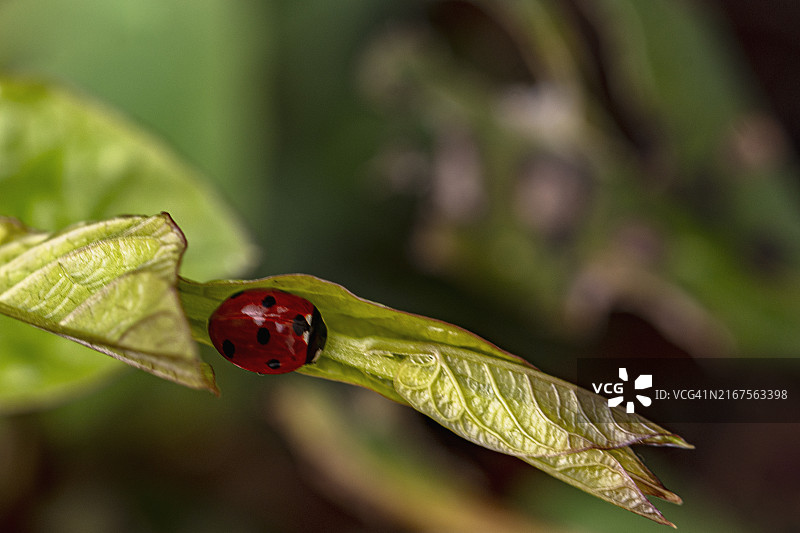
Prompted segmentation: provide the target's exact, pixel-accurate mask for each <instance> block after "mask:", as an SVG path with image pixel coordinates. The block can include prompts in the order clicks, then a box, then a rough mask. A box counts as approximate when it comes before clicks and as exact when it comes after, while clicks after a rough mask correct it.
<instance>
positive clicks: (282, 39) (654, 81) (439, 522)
mask: <svg viewBox="0 0 800 533" xmlns="http://www.w3.org/2000/svg"><path fill="white" fill-rule="evenodd" d="M782 5H783V6H784V7H783V8H782V9H783V11H782V10H781V9H772V10H767V9H760V8H759V7H756V6H754V5H752V4H751V3H749V2H746V1H728V2H722V1H720V2H711V3H703V5H702V6H701V5H700V4H699V3H697V2H690V1H672V0H648V1H644V0H638V1H637V0H591V1H590V0H570V1H565V2H556V1H555V0H526V1H522V0H518V1H514V0H507V1H505V2H490V1H485V2H481V1H472V2H466V1H433V0H430V1H422V0H414V1H405V2H400V1H397V2H379V1H374V0H348V1H346V2H330V1H325V0H309V1H305V2H290V1H278V0H273V1H265V2H255V1H244V0H238V1H224V0H202V1H196V2H162V1H155V0H139V1H137V2H122V1H108V0H102V1H100V0H70V1H69V2H67V1H64V0H5V1H0V69H2V72H3V74H6V75H19V76H28V77H36V78H44V79H48V80H51V81H54V82H57V83H61V84H65V85H67V86H68V87H72V88H73V89H75V90H77V91H80V92H83V93H85V94H88V95H91V96H92V97H95V98H98V99H100V100H101V101H103V102H106V103H107V104H109V105H110V106H112V107H114V108H116V109H118V110H120V111H121V112H122V113H124V114H126V115H128V116H129V117H131V118H132V119H133V120H135V121H136V122H138V123H140V124H142V125H143V126H144V127H145V128H147V129H148V130H150V131H151V132H153V133H154V134H156V135H157V136H159V137H161V138H163V139H164V140H165V141H166V143H167V144H168V145H170V146H171V147H172V148H174V149H175V150H176V151H177V152H178V153H179V154H180V155H182V156H183V157H184V158H185V159H186V160H187V161H189V162H190V163H191V164H192V165H194V166H195V167H196V168H198V169H199V170H201V171H202V172H203V173H204V174H206V175H207V176H208V178H209V180H211V181H213V182H214V183H215V184H216V186H217V187H218V188H219V190H220V191H221V194H222V195H223V196H224V197H225V198H226V199H227V201H228V202H229V203H230V204H231V205H232V206H233V208H234V209H235V210H236V211H237V212H238V213H239V214H240V216H241V218H242V220H243V221H244V223H245V225H246V226H247V227H248V228H249V230H250V232H251V235H252V238H253V240H254V241H255V242H257V243H258V244H259V246H260V248H261V251H262V253H261V256H260V263H259V264H258V265H257V266H256V267H254V268H253V269H252V270H250V271H248V272H242V273H241V275H242V276H243V277H257V276H264V275H269V274H277V273H286V272H305V273H309V274H314V275H318V276H320V277H323V278H327V279H331V280H333V281H336V282H339V283H342V284H343V285H345V286H346V287H348V288H349V289H351V290H352V291H354V292H355V293H356V294H358V295H360V296H364V297H367V298H369V299H372V300H376V301H380V302H382V303H385V304H387V305H390V306H393V307H397V308H400V309H404V310H409V311H413V312H416V313H420V314H424V315H428V316H432V317H436V318H440V319H443V320H446V321H448V322H453V323H456V324H458V325H461V326H463V327H466V328H468V329H470V330H472V331H474V332H476V333H478V334H480V335H481V336H483V337H485V338H487V339H489V340H490V341H492V342H494V343H496V344H498V345H500V346H502V347H504V348H506V349H508V350H510V351H512V352H513V353H516V354H518V355H521V356H523V357H526V358H527V359H528V360H530V361H531V362H533V363H534V364H536V365H537V366H538V367H539V368H541V369H543V370H545V371H547V372H550V373H553V374H556V375H559V376H561V377H564V378H567V379H571V377H572V376H571V375H570V373H571V372H574V364H575V358H576V357H578V356H585V355H608V356H615V357H619V356H666V357H691V356H719V355H743V356H750V357H759V356H774V355H784V356H797V354H798V348H800V327H797V326H798V325H800V319H798V318H797V317H798V316H800V268H798V266H800V238H798V237H800V235H798V233H799V232H800V212H798V205H797V202H798V196H797V192H796V189H797V187H798V171H797V170H798V169H797V162H796V156H795V153H796V148H797V145H798V142H799V141H800V113H799V112H798V107H797V103H796V101H797V99H796V95H795V94H794V92H793V91H791V90H789V87H792V86H794V85H796V83H797V76H798V68H797V67H798V65H797V60H796V58H797V57H800V54H797V51H798V39H797V37H796V36H795V35H794V33H793V28H796V23H797V21H798V15H800V13H799V12H798V9H797V8H793V7H791V3H786V4H782ZM792 58H794V63H793V64H792ZM793 68H794V70H792V69H793ZM0 164H2V162H0ZM159 210H160V207H159V206H157V205H154V206H153V208H152V211H153V212H156V211H159ZM213 216H214V214H213V213H209V214H208V217H213ZM43 229H55V228H43ZM190 247H191V240H190ZM218 259H219V258H215V257H213V255H210V256H209V257H208V258H207V260H208V261H216V260H218ZM0 334H2V333H1V332H0ZM26 349H35V348H34V347H28V348H26ZM205 356H206V359H207V360H208V361H209V362H211V363H212V364H214V366H215V369H216V370H217V375H218V384H219V386H220V388H221V389H222V391H223V396H222V398H221V399H214V398H212V397H207V396H206V395H203V394H201V393H197V392H194V391H190V390H184V389H182V388H180V387H176V386H174V385H172V384H170V383H166V382H162V381H159V380H157V379H156V378H153V377H151V376H148V375H145V374H143V373H140V372H133V371H131V372H128V373H125V374H123V375H122V377H119V378H117V379H115V380H113V381H111V382H110V383H109V385H108V386H106V387H104V388H102V389H100V390H96V391H94V393H93V394H86V395H85V396H82V397H80V398H77V399H75V400H73V401H71V402H69V403H67V404H65V405H63V406H61V407H58V408H54V409H50V410H48V411H44V412H31V413H23V414H17V415H13V416H7V417H4V418H2V419H0V529H2V530H3V531H66V532H71V531H76V532H77V531H80V532H87V531H109V530H113V531H242V532H247V531H288V532H292V531H298V532H299V531H319V530H326V531H447V530H452V531H468V530H469V528H472V530H474V531H489V529H486V527H484V526H485V524H493V527H495V529H494V530H495V531H575V530H580V531H609V532H610V531H646V530H648V528H651V529H653V530H656V529H657V528H659V527H660V526H657V525H654V524H650V523H647V522H646V521H645V520H643V519H641V518H639V517H636V516H634V515H629V514H628V513H626V512H624V511H622V510H619V509H617V508H615V507H613V506H610V505H608V504H606V503H604V502H601V501H599V500H595V499H594V498H592V497H590V496H588V495H586V494H584V493H581V492H580V491H577V490H574V489H572V488H570V487H568V486H566V485H563V484H562V483H560V482H558V481H556V480H554V479H552V478H549V477H548V476H545V475H544V474H542V473H540V472H538V471H537V470H535V469H532V468H530V467H529V466H527V465H525V464H524V463H522V462H521V461H517V460H515V459H512V458H509V457H504V456H500V455H498V454H495V453H492V452H489V451H486V450H483V449H480V448H478V447H476V446H472V445H470V444H468V443H466V442H462V441H461V440H460V439H459V438H457V437H455V436H453V435H451V434H449V433H448V432H447V431H445V430H442V429H440V428H438V427H436V426H435V424H434V423H432V422H429V421H427V420H423V417H420V416H418V415H416V414H415V413H414V412H413V411H412V410H410V409H405V408H402V407H400V406H396V405H394V404H392V403H391V402H389V401H387V400H384V399H382V398H380V397H377V396H376V395H374V394H372V393H370V392H368V391H362V390H356V389H353V388H349V387H345V386H342V385H337V384H332V383H325V382H322V381H315V380H309V379H308V378H305V377H303V376H282V377H281V378H280V379H277V378H264V377H259V376H255V375H246V374H245V373H244V372H241V371H239V370H238V369H236V368H234V367H230V368H228V367H227V366H226V365H224V364H222V360H221V359H218V356H217V355H216V354H215V353H212V352H211V351H206V352H205ZM323 415H324V416H323ZM668 427H670V428H671V429H674V430H676V431H678V432H680V433H681V434H683V435H684V436H685V437H686V438H687V440H689V441H690V442H692V443H693V444H695V445H696V446H697V449H696V450H694V451H692V452H686V451H680V450H676V451H673V450H649V451H647V455H646V459H647V462H648V464H649V465H650V466H651V467H652V468H653V470H654V471H656V472H658V473H659V475H660V476H661V477H662V479H663V480H664V482H665V484H666V485H667V486H668V487H669V488H670V489H672V490H675V491H676V492H678V493H679V494H680V495H681V496H682V497H683V498H684V501H685V502H686V503H685V504H684V505H683V506H682V507H675V506H671V505H669V504H665V505H662V506H661V508H662V510H663V511H664V513H665V515H666V516H667V518H669V519H670V520H672V521H673V522H675V523H676V524H677V525H678V526H679V528H680V529H681V531H708V530H722V529H724V530H727V531H792V530H795V528H797V527H798V526H800V519H798V515H797V511H796V509H797V508H798V504H800V492H799V490H800V489H798V488H797V485H796V483H795V480H796V479H797V478H798V477H799V476H800V461H799V460H798V455H797V454H796V453H795V450H794V448H795V443H796V441H797V437H800V432H799V431H798V428H797V426H796V425H777V424H769V425H767V424H765V425H754V424H730V425H721V424H720V425H708V424H705V425H702V426H692V425H687V424H682V425H681V424H672V425H668Z"/></svg>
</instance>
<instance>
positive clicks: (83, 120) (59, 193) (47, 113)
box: [0, 78, 254, 279]
mask: <svg viewBox="0 0 800 533" xmlns="http://www.w3.org/2000/svg"><path fill="white" fill-rule="evenodd" d="M161 211H168V212H169V213H170V215H171V216H172V217H173V219H174V220H175V221H176V222H177V223H178V224H179V225H180V227H181V229H182V230H183V232H184V233H185V235H186V236H187V238H188V240H189V242H191V243H192V246H191V247H190V248H189V250H188V251H187V253H186V256H185V258H184V263H183V267H182V268H183V272H184V274H185V275H188V276H195V277H199V278H206V279H207V278H211V277H219V276H225V275H232V274H235V273H238V272H240V271H241V270H242V269H243V268H244V267H245V266H247V265H248V264H250V263H251V262H252V259H253V256H254V247H253V246H252V244H251V243H250V242H249V241H248V238H247V236H246V234H245V232H244V231H243V229H242V227H241V224H240V223H239V221H238V218H237V217H236V216H235V215H234V213H233V212H232V211H231V209H230V208H229V207H228V206H226V205H225V203H224V202H222V201H221V199H220V198H219V197H218V196H217V194H216V193H215V192H214V191H213V190H212V189H211V188H210V187H209V186H208V185H207V184H206V183H204V181H203V180H202V179H201V177H200V176H199V175H198V174H197V173H196V172H195V171H193V170H192V169H191V168H189V167H187V165H186V164H185V163H183V162H182V161H180V160H179V159H178V158H176V157H175V156H174V155H172V154H171V153H170V152H168V151H167V150H165V148H164V147H163V146H162V145H161V144H160V143H159V142H157V141H156V140H154V139H153V138H151V137H149V136H148V135H146V134H144V133H143V132H141V131H140V130H138V129H137V128H135V127H134V126H133V125H131V124H129V123H128V122H127V121H125V120H123V119H122V118H121V117H119V116H117V115H116V114H115V113H113V112H112V111H111V110H109V109H107V108H104V107H102V106H100V105H98V104H96V103H94V102H92V101H90V100H88V99H85V98H79V97H76V96H75V95H73V94H71V93H69V92H67V91H64V90H61V89H58V88H56V87H53V86H48V85H45V84H40V83H34V82H28V81H20V80H11V79H3V78H0V213H2V214H3V215H7V216H13V217H16V218H18V219H19V220H23V221H25V223H27V224H30V225H31V226H34V227H37V228H41V229H45V230H48V231H55V230H58V229H60V228H63V227H66V226H68V225H70V224H75V223H78V222H81V221H84V220H102V219H105V218H111V217H115V216H118V215H120V214H137V213H158V212H161ZM210 215H213V216H210ZM210 258H214V260H213V261H211V260H209V259H210Z"/></svg>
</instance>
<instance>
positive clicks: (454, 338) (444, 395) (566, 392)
mask: <svg viewBox="0 0 800 533" xmlns="http://www.w3.org/2000/svg"><path fill="white" fill-rule="evenodd" d="M255 287H270V288H276V289H281V290H285V291H288V292H291V293H293V294H296V295H298V296H301V297H303V298H306V299H308V300H309V301H311V302H312V303H313V304H314V305H315V306H317V308H318V309H319V310H320V313H321V315H322V317H323V320H324V321H325V324H326V326H327V328H328V340H327V343H326V345H325V349H324V350H323V352H322V355H321V357H320V358H319V360H318V361H317V362H316V363H314V364H311V365H306V366H304V367H301V368H300V369H299V370H298V372H301V373H304V374H308V375H312V376H316V377H322V378H326V379H332V380H336V381H343V382H346V383H351V384H354V385H360V386H363V387H367V388H370V389H373V390H375V391H376V392H379V393H380V394H382V395H384V396H386V397H388V398H391V399H393V400H396V401H398V402H401V403H404V404H407V405H410V406H413V407H414V408H415V409H417V410H418V411H420V412H421V413H424V414H426V415H428V416H430V417H431V418H433V419H434V420H436V421H437V422H439V423H440V424H442V425H443V426H445V427H447V428H448V429H450V430H452V431H453V432H455V433H456V434H458V435H460V436H462V437H464V438H465V439H467V440H470V441H472V442H474V443H476V444H479V445H481V446H484V447H486V448H489V449H491V450H495V451H498V452H501V453H505V454H509V455H513V456H516V457H519V458H520V459H522V460H524V461H526V462H528V463H530V464H532V465H534V466H536V467H537V468H540V469H542V470H544V471H545V472H547V473H549V474H551V475H553V476H555V477H556V478H558V479H561V480H562V481H565V482H567V483H570V484H572V485H574V486H576V487H578V488H580V489H582V490H585V491H586V492H589V493H590V494H593V495H595V496H597V497H599V498H602V499H604V500H606V501H609V502H611V503H614V504H616V505H619V506H620V507H623V508H625V509H628V510H630V511H632V512H635V513H638V514H640V515H642V516H645V517H647V518H650V519H652V520H654V521H657V522H660V523H664V524H669V522H668V521H667V520H666V519H664V518H663V516H662V515H661V513H660V512H659V511H658V510H657V509H656V508H655V506H653V505H652V503H650V502H649V500H648V499H647V497H646V496H647V495H651V496H658V497H660V498H664V499H666V500H668V501H671V502H674V503H679V502H680V498H678V496H677V495H675V494H674V493H672V492H670V491H668V490H667V489H666V488H665V487H664V486H663V485H662V484H661V482H660V481H659V480H658V478H656V477H655V476H654V475H653V474H652V473H651V472H650V471H649V470H648V469H647V468H646V467H645V466H644V464H642V462H641V461H640V460H639V459H638V458H637V457H636V455H635V454H634V453H633V452H632V451H631V449H630V448H628V446H630V445H632V444H650V445H666V446H678V447H684V448H690V447H691V446H690V445H689V444H687V443H686V442H685V441H684V440H683V439H682V438H681V437H679V436H678V435H675V434H673V433H671V432H669V431H667V430H665V429H663V428H661V427H659V426H658V425H656V424H653V423H652V422H649V421H647V420H645V419H644V418H642V417H640V416H638V415H636V414H628V413H626V412H625V411H624V410H621V409H619V408H609V407H608V405H607V402H606V400H605V398H602V397H600V396H598V395H596V394H592V393H591V392H589V391H586V390H584V389H581V388H579V387H577V386H575V385H572V384H570V383H567V382H565V381H562V380H559V379H556V378H554V377H551V376H548V375H547V374H544V373H543V372H540V371H539V370H537V369H536V368H534V367H533V366H532V365H530V364H528V363H527V362H525V361H524V360H522V359H520V358H518V357H516V356H513V355H511V354H509V353H507V352H505V351H503V350H501V349H499V348H497V347H496V346H494V345H492V344H490V343H488V342H486V341H484V340H483V339H481V338H479V337H477V336H476V335H473V334H472V333H469V332H468V331H465V330H463V329H461V328H458V327H456V326H453V325H450V324H447V323H444V322H440V321H438V320H433V319H430V318H425V317H421V316H417V315H413V314H410V313H404V312H401V311H396V310H394V309H390V308H388V307H385V306H383V305H380V304H377V303H374V302H370V301H367V300H363V299H361V298H358V297H357V296H354V295H353V294H351V293H350V292H348V291H347V290H346V289H344V288H343V287H341V286H339V285H336V284H334V283H330V282H327V281H324V280H321V279H318V278H315V277H312V276H305V275H285V276H274V277H270V278H265V279H261V280H255V281H251V282H225V281H222V282H213V283H207V284H200V283H195V282H192V281H188V280H184V279H181V280H180V282H179V292H180V294H181V298H182V301H183V305H184V309H185V310H186V313H187V315H188V319H189V323H190V326H191V328H192V334H193V336H194V337H195V339H197V340H199V341H201V342H204V343H206V344H210V340H209V338H208V333H207V329H206V328H207V320H208V317H209V316H210V315H211V313H212V312H213V311H214V309H215V308H216V307H217V306H218V305H219V304H220V303H221V302H222V301H223V300H224V299H225V298H226V297H228V296H229V295H231V294H233V293H235V292H238V291H241V290H244V289H248V288H255Z"/></svg>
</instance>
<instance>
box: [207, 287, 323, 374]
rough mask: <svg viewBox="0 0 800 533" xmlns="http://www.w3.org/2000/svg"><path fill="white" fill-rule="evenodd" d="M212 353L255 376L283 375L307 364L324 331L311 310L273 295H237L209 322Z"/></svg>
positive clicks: (293, 299) (290, 296)
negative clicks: (255, 373) (216, 352)
mask: <svg viewBox="0 0 800 533" xmlns="http://www.w3.org/2000/svg"><path fill="white" fill-rule="evenodd" d="M208 335H209V336H210V337H211V342H212V343H213V344H214V348H216V349H217V351H218V352H219V353H220V354H222V355H223V356H224V357H225V358H226V359H228V360H229V361H230V362H231V363H233V364H234V365H236V366H238V367H239V368H243V369H245V370H250V371H251V372H257V373H259V374H284V373H286V372H292V371H293V370H297V369H298V368H300V367H301V366H303V365H305V364H307V363H312V362H314V360H316V358H317V357H318V356H319V354H320V352H321V351H322V348H324V346H325V339H326V338H327V336H328V330H327V328H326V327H325V323H324V322H323V321H322V316H321V315H320V314H319V311H318V310H317V308H316V307H314V305H313V304H312V303H311V302H309V301H308V300H306V299H304V298H300V297H299V296H295V295H294V294H289V293H288V292H283V291H278V290H274V289H251V290H247V291H242V292H237V293H236V294H234V295H232V296H231V297H229V298H228V299H227V300H225V301H224V302H222V304H220V306H219V307H218V308H217V310H216V311H214V314H212V315H211V318H210V319H209V321H208Z"/></svg>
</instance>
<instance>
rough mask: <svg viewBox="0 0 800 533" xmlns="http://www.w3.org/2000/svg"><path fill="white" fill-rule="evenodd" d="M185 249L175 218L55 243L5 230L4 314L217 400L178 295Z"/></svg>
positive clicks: (0, 307) (1, 259)
mask: <svg viewBox="0 0 800 533" xmlns="http://www.w3.org/2000/svg"><path fill="white" fill-rule="evenodd" d="M185 247H186V242H185V240H184V237H183V234H182V233H181V232H180V230H179V229H178V227H177V226H176V225H175V223H174V222H173V221H172V219H171V218H170V217H169V215H167V214H166V213H162V214H161V215H156V216H153V217H143V216H130V217H118V218H114V219H110V220H106V221H103V222H97V223H93V224H79V225H76V226H72V227H70V228H67V229H65V230H63V231H61V232H58V233H55V234H52V235H47V234H43V233H39V232H35V231H31V230H27V229H26V228H25V227H24V226H22V225H21V224H19V223H17V222H15V221H13V220H9V219H2V220H0V313H2V314H5V315H8V316H10V317H12V318H16V319H18V320H22V321H24V322H27V323H29V324H32V325H34V326H36V327H38V328H41V329H44V330H47V331H50V332H53V333H56V334H57V335H60V336H62V337H65V338H67V339H70V340H73V341H75V342H78V343H80V344H83V345H85V346H88V347H90V348H93V349H95V350H98V351H100V352H103V353H106V354H108V355H110V356H112V357H114V358H117V359H120V360H122V361H124V362H126V363H128V364H130V365H132V366H135V367H137V368H141V369H143V370H146V371H148V372H151V373H153V374H155V375H157V376H160V377H163V378H166V379H169V380H172V381H175V382H177V383H180V384H183V385H186V386H189V387H194V388H203V389H208V390H211V391H215V392H216V386H215V384H214V379H213V374H212V372H211V369H210V367H208V365H205V364H203V363H201V362H200V360H199V358H198V356H197V348H196V346H195V344H194V343H193V342H192V339H191V336H190V333H189V330H188V328H187V326H186V322H185V319H184V316H183V312H182V310H181V307H180V302H179V300H178V297H177V294H176V291H175V281H176V277H177V268H178V264H179V263H180V259H181V256H182V254H183V250H184V249H185Z"/></svg>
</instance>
